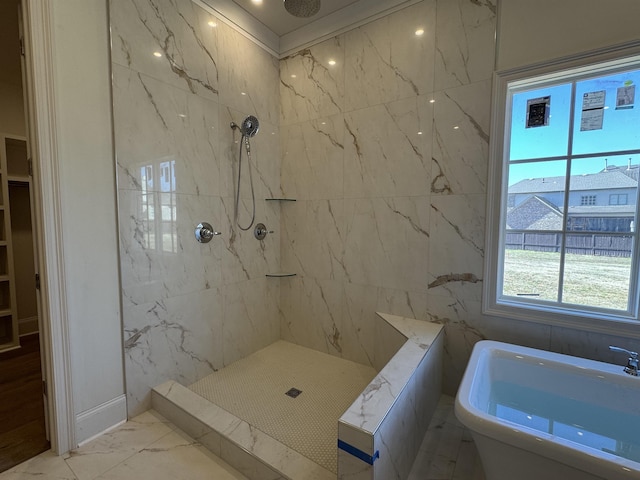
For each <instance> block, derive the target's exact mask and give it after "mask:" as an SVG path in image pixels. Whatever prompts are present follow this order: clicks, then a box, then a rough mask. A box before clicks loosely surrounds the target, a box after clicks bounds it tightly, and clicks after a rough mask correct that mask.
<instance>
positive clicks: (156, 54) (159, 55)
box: [153, 52, 162, 58]
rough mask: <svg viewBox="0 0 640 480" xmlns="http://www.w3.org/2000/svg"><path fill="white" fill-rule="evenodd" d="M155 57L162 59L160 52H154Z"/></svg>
mask: <svg viewBox="0 0 640 480" xmlns="http://www.w3.org/2000/svg"><path fill="white" fill-rule="evenodd" d="M153 56H154V57H158V58H160V57H161V56H162V54H161V53H160V52H153Z"/></svg>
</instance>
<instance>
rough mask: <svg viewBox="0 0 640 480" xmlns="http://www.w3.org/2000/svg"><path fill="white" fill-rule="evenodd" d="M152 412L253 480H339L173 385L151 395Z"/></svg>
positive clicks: (160, 386)
mask: <svg viewBox="0 0 640 480" xmlns="http://www.w3.org/2000/svg"><path fill="white" fill-rule="evenodd" d="M151 405H152V408H153V409H154V410H155V411H157V412H158V413H160V414H161V415H163V416H164V417H166V418H167V419H168V420H170V421H171V422H172V423H174V424H175V425H176V426H177V427H179V428H180V429H182V430H184V431H185V432H186V433H187V434H188V435H189V436H191V437H192V438H193V439H194V440H196V441H197V442H199V443H200V444H202V445H203V446H204V447H205V448H207V449H208V450H209V451H211V452H212V453H213V454H214V455H216V456H218V457H220V458H222V460H224V461H225V462H227V463H228V464H229V465H231V466H232V467H233V468H235V469H236V470H238V471H239V472H240V473H242V474H243V475H245V476H246V477H247V478H249V479H250V480H280V479H286V480H335V479H336V474H335V473H333V472H330V471H329V470H326V469H325V468H322V467H321V466H320V465H318V464H316V463H315V462H313V461H311V460H309V459H308V458H306V457H304V456H303V455H301V454H299V453H298V452H296V451H295V450H292V449H291V448H289V447H287V446H286V445H284V444H282V443H281V442H279V441H277V440H275V439H274V438H273V437H270V436H269V435H267V434H266V433H264V432H262V431H260V430H258V429H256V428H255V427H252V426H251V425H249V424H248V423H247V422H245V421H244V420H242V419H240V418H238V417H236V416H235V415H233V414H231V413H229V412H227V411H226V410H224V409H222V408H220V407H218V406H217V405H214V404H212V403H211V402H209V401H208V400H206V399H205V398H203V397H201V396H200V395H198V394H196V393H194V392H192V391H191V390H189V389H188V388H186V387H184V386H182V385H180V384H179V383H177V382H175V381H173V380H169V381H167V382H165V383H163V384H161V385H158V386H156V387H155V388H153V390H152V391H151Z"/></svg>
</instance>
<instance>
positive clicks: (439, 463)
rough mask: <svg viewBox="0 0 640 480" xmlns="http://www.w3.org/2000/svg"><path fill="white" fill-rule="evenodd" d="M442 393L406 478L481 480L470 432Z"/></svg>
mask: <svg viewBox="0 0 640 480" xmlns="http://www.w3.org/2000/svg"><path fill="white" fill-rule="evenodd" d="M454 400H455V399H454V398H453V397H450V396H448V395H442V396H441V397H440V401H439V402H438V407H437V409H436V412H435V413H434V415H433V419H432V420H431V423H430V424H429V429H428V430H427V433H426V435H425V436H424V439H423V441H422V446H421V447H420V450H419V451H418V455H417V457H416V460H415V462H414V464H413V468H412V469H411V472H410V473H409V477H408V479H407V480H485V476H484V471H483V470H482V465H481V463H480V456H479V455H478V450H477V449H476V446H475V445H474V443H473V439H472V438H471V433H470V432H469V430H468V429H466V428H465V427H464V426H463V425H462V424H461V423H460V422H459V421H458V420H457V419H456V417H455V414H454V412H453V405H454Z"/></svg>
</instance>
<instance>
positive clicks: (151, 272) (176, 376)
mask: <svg viewBox="0 0 640 480" xmlns="http://www.w3.org/2000/svg"><path fill="white" fill-rule="evenodd" d="M110 15H111V34H112V68H113V103H114V118H115V144H116V155H117V175H118V195H119V198H118V203H119V205H118V210H119V219H120V225H119V226H120V248H121V272H122V302H123V319H124V320H123V322H124V343H125V364H126V380H127V395H128V408H129V415H130V416H134V415H137V414H139V413H140V412H142V411H144V410H146V409H147V408H148V407H149V401H150V389H151V388H152V387H154V386H156V385H159V384H160V383H163V382H164V381H165V380H168V379H173V380H176V381H178V382H181V383H183V384H189V383H192V382H194V381H195V380H197V379H199V378H201V377H202V376H204V375H206V374H208V373H210V372H211V371H213V370H215V369H218V368H221V367H222V366H224V365H226V364H229V363H231V362H233V361H234V360H236V359H238V358H241V357H244V356H246V355H247V354H249V353H252V352H253V351H255V350H257V349H259V348H262V347H263V346H266V345H268V344H269V343H271V342H273V341H275V340H277V339H278V338H279V334H280V320H279V309H278V302H279V296H280V292H279V285H278V283H276V282H273V281H271V280H269V279H267V278H266V277H265V273H268V272H269V271H272V270H279V265H280V258H279V250H280V240H279V235H280V232H279V231H278V230H279V228H274V227H279V225H280V212H279V209H278V208H277V207H275V206H273V205H269V204H268V203H267V202H265V201H264V199H265V198H270V197H273V196H280V144H279V138H280V135H279V127H278V125H279V122H280V118H279V117H280V105H279V100H278V98H279V90H278V89H279V87H278V85H279V75H278V69H279V65H278V61H277V59H275V58H273V57H272V56H271V55H269V54H268V53H266V52H265V51H264V50H262V49H261V48H260V47H258V46H257V45H255V44H253V43H252V42H250V41H249V40H247V39H246V38H245V37H243V36H242V35H240V34H238V33H237V32H236V31H234V30H233V29H231V28H230V27H228V26H227V25H226V24H224V23H222V22H220V21H219V20H218V19H217V18H216V17H215V16H213V15H211V13H210V12H207V11H205V10H203V9H202V8H200V7H199V6H197V5H195V4H194V3H192V2H191V1H190V0H144V1H143V0H115V1H111V2H110ZM212 25H213V26H212ZM247 115H255V116H256V117H258V119H259V120H260V131H259V133H258V135H257V136H256V137H254V138H253V139H252V165H253V169H254V170H253V177H254V183H255V189H256V198H257V206H256V210H257V214H256V217H257V219H258V220H259V221H261V222H263V223H265V224H266V225H267V226H268V227H270V228H271V229H275V230H276V232H275V233H274V234H270V235H268V236H267V238H266V239H265V240H264V241H263V242H258V241H257V240H255V238H254V237H253V233H252V231H249V232H243V231H240V230H239V229H237V228H234V227H233V224H234V221H233V218H234V215H233V209H234V193H235V181H234V174H235V172H237V167H238V147H239V144H238V143H237V141H238V140H239V139H238V135H237V134H235V135H234V132H233V131H232V130H231V128H230V127H229V124H230V122H231V121H235V122H236V123H240V122H241V121H242V120H243V119H244V118H245V117H246V116H247ZM246 158H247V157H246V155H245V156H244V157H243V161H245V162H246ZM243 169H244V173H245V175H244V179H243V182H242V184H241V194H242V195H241V196H242V201H241V204H242V207H241V223H243V224H246V223H248V219H249V218H250V216H249V215H250V210H251V201H250V198H251V195H250V190H249V185H248V183H247V182H246V178H247V176H246V172H247V170H246V169H247V164H246V163H244V164H243ZM202 221H207V222H209V223H211V224H212V225H213V227H214V228H215V229H216V230H218V231H219V232H221V235H220V236H217V237H214V239H213V240H212V241H211V242H210V243H208V244H200V243H198V242H197V241H196V240H195V237H194V229H195V227H196V225H197V224H198V223H200V222H202Z"/></svg>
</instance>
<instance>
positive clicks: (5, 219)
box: [0, 134, 30, 351]
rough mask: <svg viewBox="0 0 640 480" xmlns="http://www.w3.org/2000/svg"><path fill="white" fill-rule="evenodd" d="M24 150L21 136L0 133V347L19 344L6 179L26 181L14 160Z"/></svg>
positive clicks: (13, 346) (24, 175)
mask: <svg viewBox="0 0 640 480" xmlns="http://www.w3.org/2000/svg"><path fill="white" fill-rule="evenodd" d="M25 152H26V143H25V139H24V138H20V137H15V136H11V135H5V134H0V351H3V350H9V349H13V348H17V347H19V346H20V339H19V329H18V314H17V308H16V305H17V302H16V285H15V270H14V262H13V258H14V257H13V241H12V235H11V212H10V201H9V182H20V181H27V182H29V181H30V180H29V171H28V167H25V168H26V170H24V171H23V165H25V166H26V165H27V163H26V162H22V161H16V160H17V159H18V158H20V157H23V156H25ZM9 165H10V166H11V168H9Z"/></svg>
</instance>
